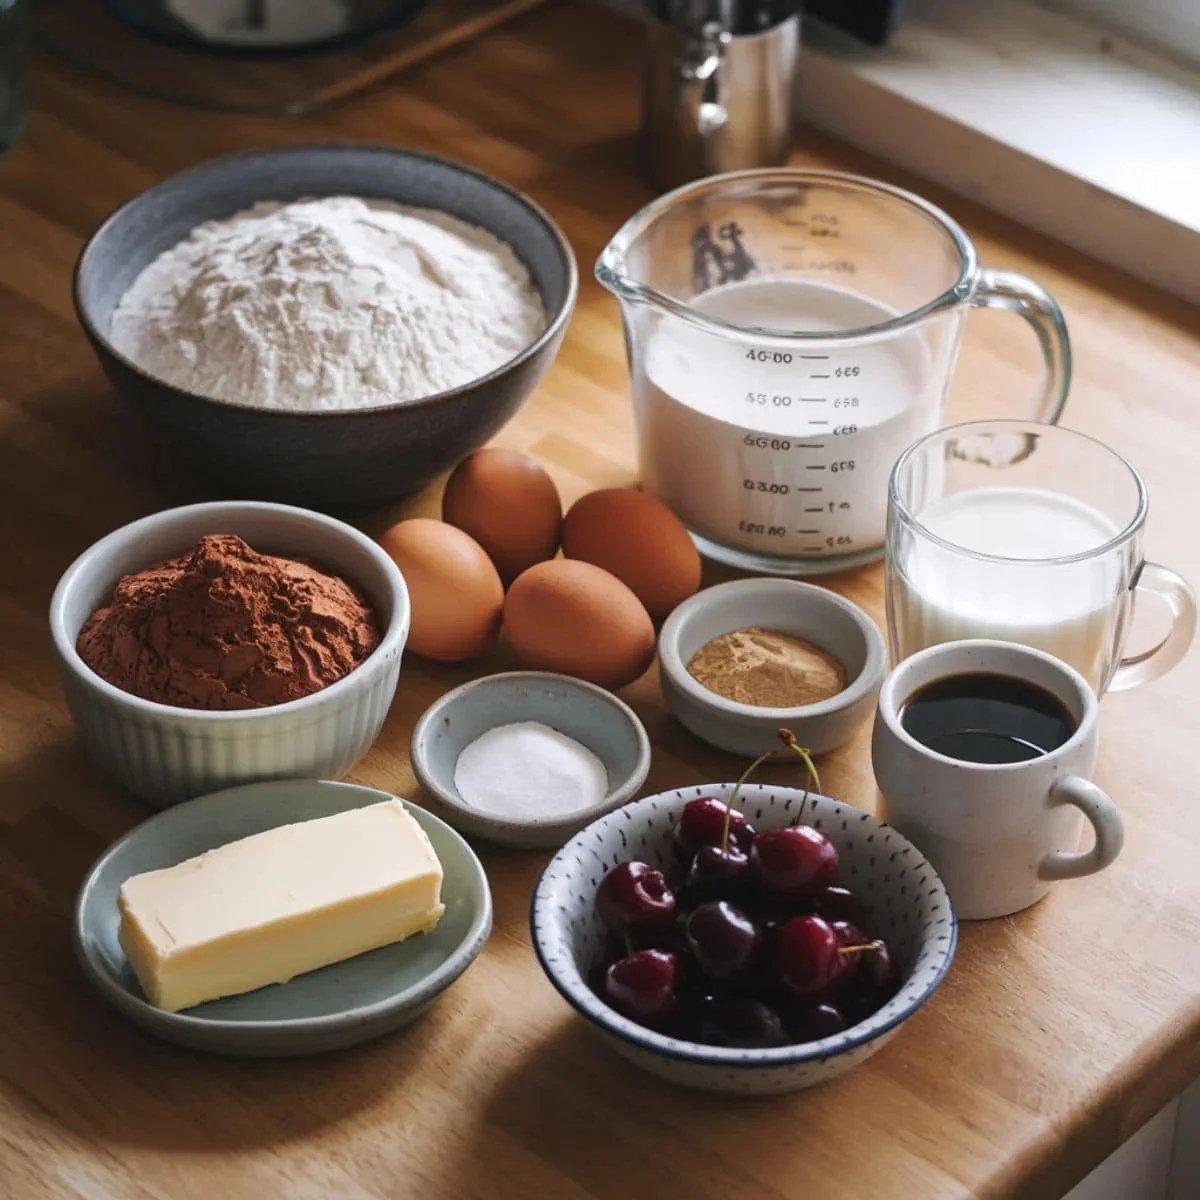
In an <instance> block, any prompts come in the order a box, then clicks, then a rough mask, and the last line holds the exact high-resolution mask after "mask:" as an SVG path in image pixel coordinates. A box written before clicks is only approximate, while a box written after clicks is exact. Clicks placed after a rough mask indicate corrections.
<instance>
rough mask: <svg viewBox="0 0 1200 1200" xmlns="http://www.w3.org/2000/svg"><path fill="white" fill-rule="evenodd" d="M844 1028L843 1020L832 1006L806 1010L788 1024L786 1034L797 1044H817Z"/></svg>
mask: <svg viewBox="0 0 1200 1200" xmlns="http://www.w3.org/2000/svg"><path fill="white" fill-rule="evenodd" d="M845 1028H846V1020H845V1018H844V1017H843V1016H842V1014H841V1013H840V1012H839V1011H838V1010H837V1008H836V1007H835V1006H834V1005H832V1004H818V1005H817V1006H816V1007H815V1008H807V1009H805V1010H804V1011H803V1012H801V1013H800V1014H799V1015H798V1016H796V1017H794V1018H793V1019H792V1020H791V1021H789V1022H788V1032H789V1033H790V1034H791V1036H792V1038H793V1039H794V1040H795V1041H797V1042H817V1041H820V1040H821V1038H825V1037H832V1036H833V1035H834V1034H835V1033H841V1032H842V1030H843V1029H845Z"/></svg>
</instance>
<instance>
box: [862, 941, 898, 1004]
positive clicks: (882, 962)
mask: <svg viewBox="0 0 1200 1200" xmlns="http://www.w3.org/2000/svg"><path fill="white" fill-rule="evenodd" d="M856 957H857V958H858V960H859V963H858V979H859V982H860V984H861V985H862V986H863V987H867V988H870V989H871V990H873V991H875V992H877V993H879V995H881V996H882V997H883V999H884V1000H890V999H891V997H892V995H893V993H894V992H895V991H896V989H897V988H898V987H899V986H900V978H899V975H898V973H897V971H896V963H895V961H894V960H893V958H892V952H891V950H889V949H888V944H887V942H885V941H883V940H882V938H876V939H875V940H874V941H873V942H872V943H871V948H870V950H864V951H863V952H862V953H861V954H858V955H856Z"/></svg>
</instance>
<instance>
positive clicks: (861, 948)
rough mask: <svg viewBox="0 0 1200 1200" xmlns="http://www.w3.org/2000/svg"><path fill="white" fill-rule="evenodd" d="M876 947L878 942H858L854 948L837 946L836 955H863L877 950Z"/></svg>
mask: <svg viewBox="0 0 1200 1200" xmlns="http://www.w3.org/2000/svg"><path fill="white" fill-rule="evenodd" d="M878 945H879V943H878V942H859V943H858V944H857V945H855V946H839V947H838V953H839V954H864V953H865V952H866V951H868V950H875V949H877V948H878Z"/></svg>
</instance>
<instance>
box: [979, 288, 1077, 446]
mask: <svg viewBox="0 0 1200 1200" xmlns="http://www.w3.org/2000/svg"><path fill="white" fill-rule="evenodd" d="M968 303H969V304H970V305H971V307H972V308H1003V309H1007V310H1008V311H1009V312H1014V313H1017V314H1018V315H1019V316H1022V317H1024V318H1025V320H1026V321H1028V322H1029V324H1030V325H1031V326H1032V327H1033V332H1034V333H1036V334H1037V339H1038V345H1039V346H1041V348H1042V357H1043V358H1044V359H1045V361H1046V379H1045V382H1044V383H1043V384H1042V392H1041V395H1040V396H1039V397H1038V398H1037V403H1036V404H1035V406H1034V410H1033V412H1032V413H1030V419H1031V420H1034V421H1041V422H1042V423H1043V424H1047V425H1054V424H1057V422H1058V418H1059V417H1060V416H1061V415H1062V410H1063V405H1064V404H1066V402H1067V389H1068V388H1069V387H1070V386H1071V339H1070V337H1069V336H1068V334H1067V323H1066V321H1065V320H1064V319H1063V315H1062V309H1061V308H1059V307H1058V302H1057V301H1056V300H1055V299H1054V297H1053V296H1051V295H1050V293H1049V292H1048V291H1046V289H1045V288H1043V287H1041V286H1039V285H1038V284H1036V283H1034V282H1033V280H1032V279H1029V278H1027V277H1026V276H1024V275H1020V274H1018V273H1017V272H1016V271H996V270H992V269H991V268H989V267H981V268H980V269H979V272H978V273H977V275H976V277H975V288H974V290H973V291H972V293H971V297H970V299H969V300H968Z"/></svg>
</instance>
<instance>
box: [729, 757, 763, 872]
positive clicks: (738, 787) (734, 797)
mask: <svg viewBox="0 0 1200 1200" xmlns="http://www.w3.org/2000/svg"><path fill="white" fill-rule="evenodd" d="M774 754H775V751H774V750H768V751H767V752H766V754H760V755H759V756H758V757H757V758H756V759H755V760H754V761H753V762H752V763H751V764H750V765H749V766H748V767H747V768H746V769H745V770H744V771H743V772H742V777H741V778H740V779H739V780H738V781H737V783H735V784H734V785H733V791H732V792H731V793H730V795H729V799H728V800H726V801H725V828H724V829H722V830H721V853H722V854H724V853H725V851H726V850H728V849H729V827H730V825H731V823H732V821H733V809H734V805H736V804H737V802H738V800H739V798H740V797H741V794H742V784H743V783H745V782H746V780H747V779H749V778H750V776H751V775H752V774H753V773H754V772H755V771H756V770H757V769H758V768H759V767H760V766H762V764H763V763H765V762H766V761H767V759H768V758H771V757H772V756H773V755H774Z"/></svg>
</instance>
